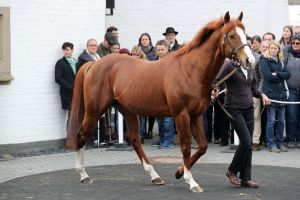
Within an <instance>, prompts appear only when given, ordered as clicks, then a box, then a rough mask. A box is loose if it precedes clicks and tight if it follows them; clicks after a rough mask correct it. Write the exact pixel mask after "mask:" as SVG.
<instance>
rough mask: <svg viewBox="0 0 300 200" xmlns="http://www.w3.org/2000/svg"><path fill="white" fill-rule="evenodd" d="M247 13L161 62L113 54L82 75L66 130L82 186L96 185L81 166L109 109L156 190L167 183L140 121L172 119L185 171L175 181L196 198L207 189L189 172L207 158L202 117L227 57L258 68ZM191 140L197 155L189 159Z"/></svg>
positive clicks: (210, 27) (212, 27)
mask: <svg viewBox="0 0 300 200" xmlns="http://www.w3.org/2000/svg"><path fill="white" fill-rule="evenodd" d="M242 17H243V13H241V14H240V16H239V17H238V18H237V19H232V20H231V19H230V15H229V12H227V13H226V14H225V15H224V17H223V18H221V19H219V20H215V21H212V22H210V23H208V24H207V25H206V26H204V27H203V28H202V29H201V30H200V31H199V32H198V33H197V34H196V36H195V37H194V38H193V39H192V40H191V42H189V43H187V44H185V45H184V46H183V47H181V48H180V49H179V50H178V51H176V52H173V53H170V54H169V55H167V56H165V57H164V58H163V59H161V60H158V61H151V62H150V61H144V60H140V59H136V58H134V57H131V56H128V55H119V54H111V55H108V56H106V57H104V58H103V59H101V60H98V61H95V62H90V63H87V64H85V65H84V66H82V68H81V69H80V70H79V72H78V74H77V77H76V81H75V88H74V95H73V101H72V110H71V115H70V119H69V125H68V137H67V147H68V148H70V149H74V150H76V151H77V154H76V156H77V157H76V170H77V172H78V173H79V174H80V176H81V182H92V179H91V178H90V177H89V176H88V174H87V173H86V171H85V168H84V166H83V150H84V145H85V144H86V142H87V141H88V140H89V139H90V138H91V132H92V130H93V129H94V128H95V127H96V125H97V121H98V120H99V118H100V117H101V116H102V114H103V113H104V112H105V111H106V110H107V108H108V107H109V106H115V107H117V108H118V110H119V111H120V112H121V113H122V115H123V116H124V119H125V121H126V125H127V134H128V138H129V140H130V141H131V144H132V146H133V148H134V149H135V151H136V153H137V155H138V157H139V159H140V161H141V162H142V164H143V167H144V169H145V171H146V172H147V173H148V174H149V175H150V177H151V181H152V182H153V183H154V184H157V185H161V184H164V181H163V180H162V179H161V178H160V176H159V175H158V174H157V173H156V171H155V170H154V169H153V166H152V165H151V164H150V162H149V160H148V158H147V157H146V155H145V153H144V151H143V149H142V146H141V140H140V133H139V118H138V115H144V116H155V117H157V116H161V117H162V116H172V117H173V118H174V119H175V124H176V129H177V131H178V134H179V138H180V148H181V152H182V155H183V165H182V166H180V167H179V168H178V170H177V172H176V178H180V177H182V176H183V177H184V179H185V182H186V183H187V184H189V189H190V191H192V192H203V189H202V188H201V187H200V186H199V185H198V184H197V183H196V181H195V180H194V179H193V177H192V173H191V167H192V166H193V165H194V163H195V162H196V161H197V160H198V159H199V158H200V157H201V156H202V155H203V154H204V153H205V152H206V149H207V141H206V138H205V134H204V129H203V126H202V123H203V122H202V116H201V114H202V113H203V112H204V111H205V110H206V109H207V108H208V106H209V103H210V95H211V90H212V83H213V81H214V79H215V77H216V75H217V73H218V71H219V70H220V68H221V66H222V64H223V62H224V60H225V57H228V58H230V57H234V58H236V60H238V61H239V62H240V63H242V64H243V66H244V67H245V68H250V67H251V65H250V64H254V57H253V54H252V53H251V50H250V48H249V46H248V45H247V41H246V36H245V27H244V25H243V24H242ZM191 137H193V138H194V139H195V140H196V141H197V144H198V150H197V151H196V152H195V153H194V154H193V155H192V156H191Z"/></svg>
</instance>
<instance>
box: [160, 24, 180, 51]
mask: <svg viewBox="0 0 300 200" xmlns="http://www.w3.org/2000/svg"><path fill="white" fill-rule="evenodd" d="M177 34H178V32H177V31H175V29H174V28H173V27H168V28H167V29H166V32H165V33H163V35H164V36H165V37H166V40H168V41H169V43H170V44H171V46H170V51H176V50H177V49H179V48H180V46H181V45H179V44H178V42H177V40H176V35H177Z"/></svg>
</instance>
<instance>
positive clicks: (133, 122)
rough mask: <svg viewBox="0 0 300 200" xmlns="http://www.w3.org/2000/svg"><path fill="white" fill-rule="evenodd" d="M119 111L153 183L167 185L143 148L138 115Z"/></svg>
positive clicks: (121, 109) (122, 110)
mask: <svg viewBox="0 0 300 200" xmlns="http://www.w3.org/2000/svg"><path fill="white" fill-rule="evenodd" d="M119 110H120V112H121V113H122V114H123V115H124V118H125V121H126V126H127V135H128V138H129V140H130V141H131V144H132V146H133V148H134V150H135V152H136V153H137V155H138V157H139V159H140V160H141V162H142V164H143V167H144V169H145V171H146V172H147V173H148V174H149V175H150V177H151V181H152V183H153V184H155V185H163V184H165V182H164V181H163V180H162V179H161V178H160V176H159V175H158V174H157V173H156V171H155V170H154V168H153V166H152V165H151V164H150V162H149V160H148V158H147V156H146V154H145V152H144V150H143V148H142V145H141V139H140V132H139V130H140V129H139V118H138V115H136V114H132V113H130V112H128V111H127V110H125V109H124V108H119Z"/></svg>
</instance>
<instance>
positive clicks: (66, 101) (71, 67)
mask: <svg viewBox="0 0 300 200" xmlns="http://www.w3.org/2000/svg"><path fill="white" fill-rule="evenodd" d="M73 47H74V46H73V44H72V43H69V42H65V43H64V44H63V45H62V50H63V54H64V56H63V57H62V58H61V59H59V60H58V61H57V62H56V65H55V82H56V83H57V84H59V85H60V97H61V104H62V108H63V109H64V110H70V108H71V102H72V96H73V89H74V81H75V75H76V72H77V71H78V69H77V68H76V60H75V58H74V57H73V56H72V54H73Z"/></svg>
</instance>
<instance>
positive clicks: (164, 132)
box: [157, 117, 175, 147]
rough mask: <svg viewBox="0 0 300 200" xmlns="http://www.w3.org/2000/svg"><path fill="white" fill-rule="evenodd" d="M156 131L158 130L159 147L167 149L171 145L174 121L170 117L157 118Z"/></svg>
mask: <svg viewBox="0 0 300 200" xmlns="http://www.w3.org/2000/svg"><path fill="white" fill-rule="evenodd" d="M157 121H158V129H159V145H160V146H161V147H168V146H170V145H173V140H174V135H175V129H174V120H173V118H172V117H162V118H158V119H157Z"/></svg>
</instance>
